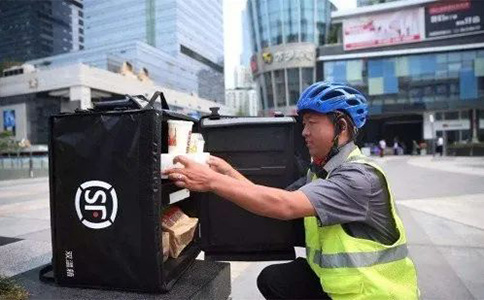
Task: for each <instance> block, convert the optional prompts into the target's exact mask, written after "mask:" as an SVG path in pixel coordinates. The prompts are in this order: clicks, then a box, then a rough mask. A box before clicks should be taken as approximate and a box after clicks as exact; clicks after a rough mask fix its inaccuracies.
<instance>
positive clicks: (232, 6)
mask: <svg viewBox="0 0 484 300" xmlns="http://www.w3.org/2000/svg"><path fill="white" fill-rule="evenodd" d="M331 2H333V3H334V5H336V7H337V8H338V9H339V10H344V9H350V8H355V7H356V0H331ZM246 3H247V0H223V11H224V52H225V61H224V64H225V88H232V87H233V85H234V70H235V67H236V66H238V65H239V64H240V54H241V53H242V11H243V10H244V9H245V5H246Z"/></svg>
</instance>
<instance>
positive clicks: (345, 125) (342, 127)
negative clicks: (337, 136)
mask: <svg viewBox="0 0 484 300" xmlns="http://www.w3.org/2000/svg"><path fill="white" fill-rule="evenodd" d="M336 126H338V127H337V130H338V132H339V133H342V132H343V131H345V130H346V129H347V128H348V121H346V119H345V118H339V119H338V122H336Z"/></svg>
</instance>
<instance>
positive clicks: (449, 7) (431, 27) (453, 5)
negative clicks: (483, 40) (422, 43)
mask: <svg viewBox="0 0 484 300" xmlns="http://www.w3.org/2000/svg"><path fill="white" fill-rule="evenodd" d="M483 19H484V1H471V0H461V1H451V2H448V1H446V2H444V3H442V4H433V5H429V6H427V7H426V8H425V36H426V37H428V38H433V37H444V36H452V35H456V34H464V33H472V32H475V33H477V32H479V31H482V30H484V28H483V24H484V20H483Z"/></svg>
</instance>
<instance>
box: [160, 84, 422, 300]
mask: <svg viewBox="0 0 484 300" xmlns="http://www.w3.org/2000/svg"><path fill="white" fill-rule="evenodd" d="M297 109H298V114H300V115H302V118H303V125H304V130H303V133H302V134H303V137H304V138H305V141H306V144H307V147H308V149H309V153H310V155H311V157H312V165H311V169H310V171H309V172H308V180H307V184H306V185H304V186H302V187H301V188H300V189H299V190H297V191H286V190H282V189H277V188H271V187H266V186H261V185H257V184H254V183H252V182H250V181H249V180H248V179H246V178H245V177H244V176H243V175H242V174H240V173H239V172H237V171H236V170H235V169H234V168H232V167H231V166H230V165H229V164H228V163H226V162H225V161H224V160H222V159H220V158H216V157H212V158H211V159H210V161H209V165H210V168H209V167H207V166H204V165H201V164H198V163H195V162H193V161H191V160H189V159H187V158H186V157H182V156H178V157H176V158H175V161H178V162H180V163H182V164H183V165H184V166H185V168H183V169H171V170H168V171H167V172H166V173H167V174H169V178H170V179H172V180H174V181H175V184H176V185H177V186H180V187H186V188H188V189H190V190H193V191H202V192H213V193H215V194H217V195H219V196H221V197H222V198H225V199H227V200H228V201H232V202H233V203H235V204H237V205H239V206H240V207H242V208H244V209H246V210H248V211H250V212H252V213H255V214H258V215H261V216H266V217H270V218H276V219H281V220H291V219H297V218H302V217H304V223H305V233H306V254H307V255H306V256H307V257H306V258H297V259H296V260H294V261H292V262H289V263H285V264H277V265H271V266H268V267H267V268H265V269H264V270H263V271H262V272H261V273H260V275H259V277H258V279H257V285H258V288H259V290H260V292H261V293H262V294H263V295H264V297H266V298H269V299H271V298H279V299H280V298H286V299H310V298H313V299H314V298H319V299H324V298H326V299H416V298H418V288H417V276H416V271H415V267H414V265H413V263H412V261H411V260H410V258H409V257H408V251H407V246H406V236H405V230H404V228H403V224H402V221H401V220H400V218H399V217H398V215H397V211H396V208H395V202H394V199H393V195H392V193H391V191H390V187H389V184H388V181H387V179H386V176H385V173H384V172H383V170H382V169H381V168H380V167H379V166H377V165H376V164H375V163H373V162H372V161H370V160H369V159H368V158H367V157H365V156H363V155H362V154H361V152H360V150H359V149H358V147H357V146H356V145H355V144H354V139H355V137H356V135H357V133H358V129H360V128H361V127H362V126H363V125H364V124H365V122H366V119H367V115H368V108H367V101H366V99H365V96H364V95H363V94H362V93H360V92H359V91H358V90H356V89H354V88H352V87H350V86H347V85H345V84H340V83H329V82H316V83H314V84H313V85H311V86H309V87H308V88H307V89H306V90H305V91H304V92H303V93H302V95H301V97H300V99H299V101H298V103H297Z"/></svg>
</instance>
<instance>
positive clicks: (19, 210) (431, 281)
mask: <svg viewBox="0 0 484 300" xmlns="http://www.w3.org/2000/svg"><path fill="white" fill-rule="evenodd" d="M376 160H377V162H378V163H380V164H381V165H382V167H383V168H384V169H385V170H386V171H387V173H388V175H389V178H390V183H391V185H392V188H393V192H394V194H395V195H396V199H397V206H398V210H399V213H400V215H401V217H402V219H403V222H404V224H405V227H406V230H407V235H408V244H409V249H410V254H411V256H412V257H413V259H414V261H415V263H416V267H417V270H418V276H419V283H420V289H421V291H422V298H423V299H484V264H483V263H482V261H483V260H484V184H483V183H484V178H483V176H484V159H483V158H460V157H459V158H432V157H430V156H427V157H385V158H383V159H380V158H376ZM297 252H298V254H299V255H300V256H304V250H303V249H297ZM50 256H51V248H50V223H49V210H48V181H47V179H46V178H40V179H30V180H15V181H3V182H0V274H3V275H7V276H13V275H16V274H19V273H22V272H25V271H27V270H30V269H32V268H34V267H38V266H40V265H42V264H45V263H47V262H48V261H49V260H50ZM272 263H275V262H260V263H259V262H231V268H232V298H233V299H261V295H260V294H259V293H258V291H257V288H256V283H255V280H256V277H257V274H258V273H259V272H260V270H261V269H262V268H263V267H264V266H266V265H269V264H272Z"/></svg>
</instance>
